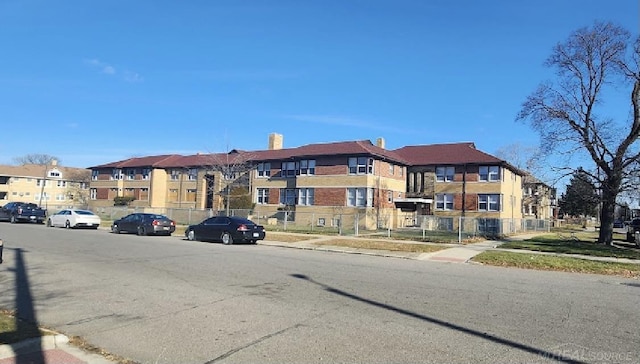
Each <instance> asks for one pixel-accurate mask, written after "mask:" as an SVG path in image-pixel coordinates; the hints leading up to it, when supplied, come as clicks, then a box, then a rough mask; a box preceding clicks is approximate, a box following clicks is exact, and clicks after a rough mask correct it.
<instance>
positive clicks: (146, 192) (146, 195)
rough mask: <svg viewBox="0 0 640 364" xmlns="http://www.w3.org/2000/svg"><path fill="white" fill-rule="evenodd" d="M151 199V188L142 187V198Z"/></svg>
mask: <svg viewBox="0 0 640 364" xmlns="http://www.w3.org/2000/svg"><path fill="white" fill-rule="evenodd" d="M148 199H149V189H148V188H141V189H140V200H144V201H146V200H148Z"/></svg>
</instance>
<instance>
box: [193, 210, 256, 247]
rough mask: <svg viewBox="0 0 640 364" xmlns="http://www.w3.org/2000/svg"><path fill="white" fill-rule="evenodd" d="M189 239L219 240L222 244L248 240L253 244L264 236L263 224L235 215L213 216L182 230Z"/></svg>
mask: <svg viewBox="0 0 640 364" xmlns="http://www.w3.org/2000/svg"><path fill="white" fill-rule="evenodd" d="M184 235H185V236H186V237H187V239H189V240H200V241H221V242H222V243H223V244H233V243H234V242H249V243H251V244H255V243H256V242H257V241H258V240H263V239H264V237H265V232H264V226H262V225H257V224H255V223H254V222H253V221H251V220H249V219H245V218H243V217H235V216H214V217H210V218H208V219H206V220H204V221H203V222H201V223H199V224H197V225H190V226H189V227H188V228H187V230H186V231H185V232H184Z"/></svg>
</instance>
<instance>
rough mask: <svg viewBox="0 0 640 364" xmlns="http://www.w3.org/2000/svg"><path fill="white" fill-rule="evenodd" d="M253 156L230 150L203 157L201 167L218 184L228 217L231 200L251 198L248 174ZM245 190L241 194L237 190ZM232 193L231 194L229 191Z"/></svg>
mask: <svg viewBox="0 0 640 364" xmlns="http://www.w3.org/2000/svg"><path fill="white" fill-rule="evenodd" d="M253 159H254V158H253V154H252V153H249V152H245V151H238V150H235V149H233V150H231V151H229V152H227V153H213V154H209V155H207V156H206V157H205V159H204V160H205V163H204V165H203V166H202V167H203V168H204V169H205V171H206V172H205V173H206V174H208V175H213V176H214V177H213V178H214V179H215V178H217V179H218V180H219V183H216V184H215V185H216V186H217V188H216V189H217V190H219V192H218V193H219V194H220V195H221V196H222V197H223V201H224V208H225V211H226V214H227V215H229V212H230V211H229V210H230V207H231V199H232V198H246V196H251V176H250V172H251V170H252V169H253V168H255V165H254V163H253ZM240 187H242V188H245V189H246V193H245V194H242V193H240V192H239V190H238V188H240ZM232 190H233V191H234V192H233V194H232V193H231V191H232Z"/></svg>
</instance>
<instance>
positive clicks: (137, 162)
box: [89, 154, 182, 169]
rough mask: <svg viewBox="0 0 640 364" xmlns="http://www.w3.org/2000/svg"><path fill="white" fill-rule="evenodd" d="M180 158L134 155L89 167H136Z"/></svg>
mask: <svg viewBox="0 0 640 364" xmlns="http://www.w3.org/2000/svg"><path fill="white" fill-rule="evenodd" d="M178 158H182V156H180V155H177V154H165V155H153V156H148V157H135V158H129V159H125V160H121V161H118V162H111V163H107V164H102V165H99V166H93V167H89V168H90V169H99V168H136V167H158V166H159V164H160V163H169V162H170V161H172V160H175V159H178Z"/></svg>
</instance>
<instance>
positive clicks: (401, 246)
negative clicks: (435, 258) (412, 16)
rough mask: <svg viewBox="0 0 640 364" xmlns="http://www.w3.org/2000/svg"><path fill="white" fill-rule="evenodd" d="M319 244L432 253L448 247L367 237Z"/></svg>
mask: <svg viewBox="0 0 640 364" xmlns="http://www.w3.org/2000/svg"><path fill="white" fill-rule="evenodd" d="M316 244H317V245H331V246H340V247H347V248H355V249H373V250H388V251H395V252H410V253H431V252H436V251H439V250H442V249H446V248H448V247H446V246H437V245H428V244H415V243H394V242H390V241H389V242H387V241H380V240H366V239H332V240H324V241H322V242H318V243H316Z"/></svg>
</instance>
